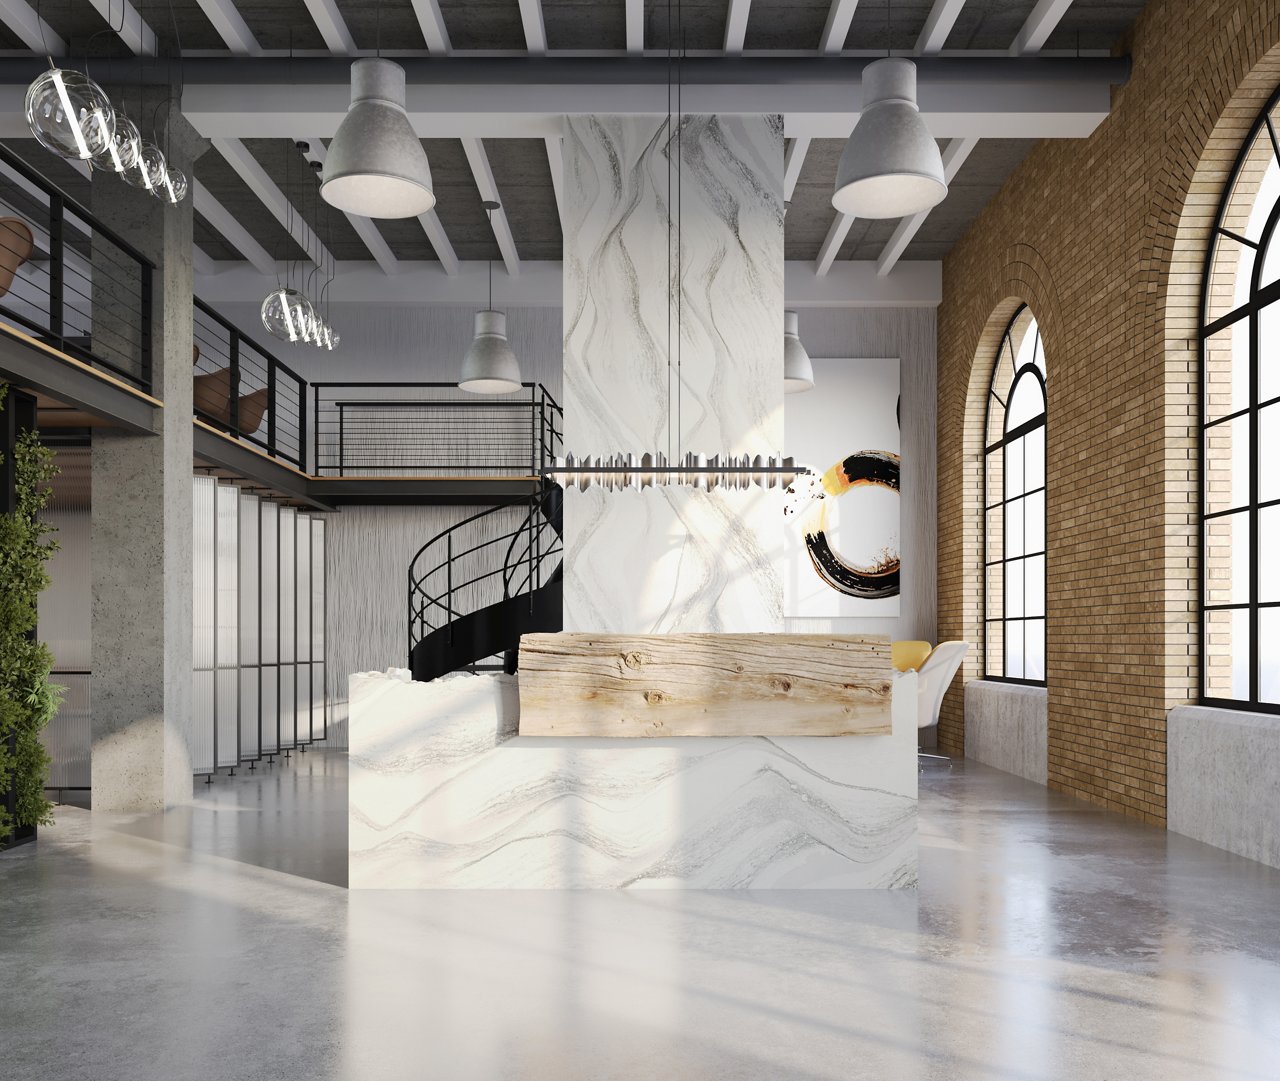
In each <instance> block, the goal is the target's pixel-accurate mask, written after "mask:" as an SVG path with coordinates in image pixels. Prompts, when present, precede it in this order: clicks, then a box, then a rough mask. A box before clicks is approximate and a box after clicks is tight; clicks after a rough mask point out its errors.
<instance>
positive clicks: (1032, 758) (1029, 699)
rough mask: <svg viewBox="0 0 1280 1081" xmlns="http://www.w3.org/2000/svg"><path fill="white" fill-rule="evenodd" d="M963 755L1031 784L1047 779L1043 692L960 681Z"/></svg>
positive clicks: (990, 682)
mask: <svg viewBox="0 0 1280 1081" xmlns="http://www.w3.org/2000/svg"><path fill="white" fill-rule="evenodd" d="M964 756H965V758H972V759H974V760H975V761H977V762H981V763H983V764H984V765H987V766H994V767H995V768H996V769H1002V770H1004V771H1005V772H1006V773H1012V774H1015V775H1016V776H1018V777H1025V778H1026V779H1027V780H1028V781H1035V783H1036V784H1047V783H1048V780H1049V692H1048V689H1047V688H1045V687H1026V686H1023V685H1022V684H1020V683H998V682H996V681H994V680H987V679H975V680H970V681H969V682H968V683H966V684H965V685H964Z"/></svg>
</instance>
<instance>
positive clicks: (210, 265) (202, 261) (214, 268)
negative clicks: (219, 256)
mask: <svg viewBox="0 0 1280 1081" xmlns="http://www.w3.org/2000/svg"><path fill="white" fill-rule="evenodd" d="M191 269H192V270H193V271H194V272H195V273H196V274H203V275H209V274H216V273H218V264H217V261H216V260H215V259H214V258H213V256H211V255H210V254H209V253H208V252H207V251H205V250H204V248H202V247H200V246H199V245H198V244H192V245H191Z"/></svg>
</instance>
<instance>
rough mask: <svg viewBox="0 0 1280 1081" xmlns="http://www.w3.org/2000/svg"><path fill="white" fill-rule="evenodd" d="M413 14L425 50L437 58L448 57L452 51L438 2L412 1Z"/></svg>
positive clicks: (427, 0) (434, 0)
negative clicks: (424, 43)
mask: <svg viewBox="0 0 1280 1081" xmlns="http://www.w3.org/2000/svg"><path fill="white" fill-rule="evenodd" d="M413 13H414V14H415V15H416V16H418V26H419V27H420V28H421V29H422V37H423V39H424V40H425V41H426V43H427V48H428V49H430V50H431V52H433V53H435V54H436V55H438V56H448V55H449V53H450V52H452V51H453V46H452V45H451V44H450V42H449V30H448V28H447V27H446V26H445V25H444V16H443V15H441V14H440V0H413Z"/></svg>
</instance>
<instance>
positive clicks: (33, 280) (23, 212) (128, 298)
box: [0, 147, 155, 393]
mask: <svg viewBox="0 0 1280 1081" xmlns="http://www.w3.org/2000/svg"><path fill="white" fill-rule="evenodd" d="M154 269H155V267H154V264H152V263H151V262H150V261H149V260H148V259H147V258H146V257H145V256H143V255H142V254H141V252H139V251H138V250H137V249H136V248H134V247H133V246H132V245H131V244H129V243H127V242H126V241H125V240H123V239H121V237H119V236H118V235H117V234H116V233H115V232H113V231H112V230H111V229H110V228H108V227H107V226H106V225H104V224H103V223H102V222H100V221H99V220H98V219H97V218H95V217H94V215H93V214H92V213H91V212H90V211H89V210H88V208H86V207H84V206H82V205H81V204H80V203H78V202H77V201H76V200H74V199H72V198H71V197H70V196H68V195H65V194H64V193H62V192H61V191H59V190H58V189H57V188H55V187H54V186H53V185H52V184H50V183H49V182H48V181H47V180H45V179H44V178H43V177H42V176H41V175H40V174H39V173H38V172H36V170H34V169H32V168H31V167H30V166H29V165H27V164H26V163H25V162H23V161H22V160H21V159H20V158H18V157H17V156H16V155H15V154H13V153H12V152H11V151H9V150H8V149H6V148H4V147H0V321H3V322H6V323H8V324H9V325H10V326H12V327H15V328H16V329H18V330H21V331H23V332H24V333H27V334H30V335H31V336H32V337H34V338H37V339H38V340H40V341H42V342H46V343H48V344H49V345H51V346H53V347H54V348H56V349H58V350H60V351H62V352H64V353H66V354H67V355H69V356H71V357H74V358H75V359H77V360H79V361H82V362H84V363H86V364H88V365H90V366H91V367H94V368H98V369H100V370H102V371H104V372H107V373H109V374H110V375H113V376H115V377H116V378H117V379H121V380H123V381H124V382H125V383H127V384H128V385H129V386H132V387H134V388H136V389H138V390H142V391H146V392H148V393H150V391H151V389H152V377H151V296H152V294H151V289H152V272H153V271H154Z"/></svg>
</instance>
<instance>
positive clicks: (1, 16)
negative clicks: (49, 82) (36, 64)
mask: <svg viewBox="0 0 1280 1081" xmlns="http://www.w3.org/2000/svg"><path fill="white" fill-rule="evenodd" d="M0 22H3V23H4V24H5V26H7V27H8V28H9V29H10V30H11V31H13V35H14V37H16V38H18V39H19V40H20V41H21V42H22V44H23V45H25V46H26V47H27V48H28V49H30V50H31V51H32V52H36V53H50V54H52V55H53V56H65V55H66V53H67V43H66V42H65V41H63V40H62V38H60V37H59V36H58V35H57V34H56V33H54V30H53V27H51V26H50V25H49V24H48V23H47V22H45V21H44V19H42V18H40V16H39V15H37V14H36V9H35V8H33V7H32V6H31V5H30V4H28V3H27V2H26V0H0Z"/></svg>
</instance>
